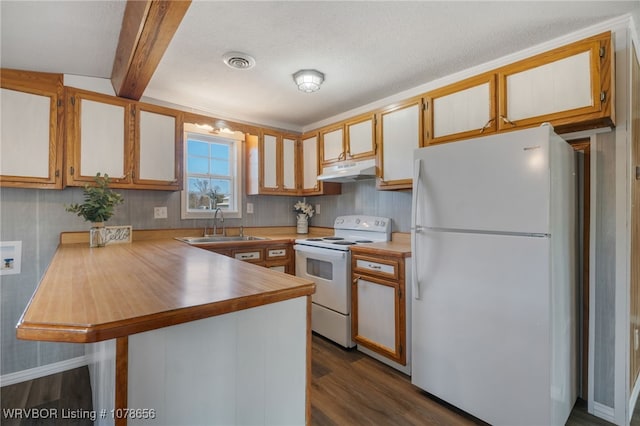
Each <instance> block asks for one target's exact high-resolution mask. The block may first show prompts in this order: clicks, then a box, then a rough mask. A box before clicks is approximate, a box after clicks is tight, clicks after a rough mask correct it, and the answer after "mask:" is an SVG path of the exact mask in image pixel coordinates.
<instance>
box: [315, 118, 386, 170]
mask: <svg viewBox="0 0 640 426" xmlns="http://www.w3.org/2000/svg"><path fill="white" fill-rule="evenodd" d="M320 141H321V143H320V148H321V149H320V151H321V163H322V165H327V164H331V163H335V162H337V161H344V160H364V159H367V158H373V157H374V156H375V154H376V139H375V115H374V114H372V113H371V114H364V115H361V116H358V117H354V118H352V119H349V120H347V121H344V122H341V123H339V124H336V125H332V126H329V127H326V128H324V129H321V130H320Z"/></svg>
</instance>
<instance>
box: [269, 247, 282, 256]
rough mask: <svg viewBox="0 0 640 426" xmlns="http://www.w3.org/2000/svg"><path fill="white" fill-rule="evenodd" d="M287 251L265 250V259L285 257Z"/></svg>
mask: <svg viewBox="0 0 640 426" xmlns="http://www.w3.org/2000/svg"><path fill="white" fill-rule="evenodd" d="M286 256H287V249H284V248H282V249H269V250H267V257H286Z"/></svg>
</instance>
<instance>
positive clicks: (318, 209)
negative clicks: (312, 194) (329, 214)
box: [316, 204, 320, 214]
mask: <svg viewBox="0 0 640 426" xmlns="http://www.w3.org/2000/svg"><path fill="white" fill-rule="evenodd" d="M316 214H320V204H316Z"/></svg>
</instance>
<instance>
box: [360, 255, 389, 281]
mask: <svg viewBox="0 0 640 426" xmlns="http://www.w3.org/2000/svg"><path fill="white" fill-rule="evenodd" d="M355 271H357V272H362V273H370V274H373V275H377V276H381V277H385V278H391V279H395V280H397V279H398V277H399V274H398V263H397V262H396V261H392V260H388V261H387V260H384V259H376V260H373V259H368V258H366V257H360V256H357V257H356V258H355Z"/></svg>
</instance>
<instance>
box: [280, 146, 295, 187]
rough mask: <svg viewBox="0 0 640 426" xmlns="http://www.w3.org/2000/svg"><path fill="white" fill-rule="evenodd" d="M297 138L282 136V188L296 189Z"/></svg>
mask: <svg viewBox="0 0 640 426" xmlns="http://www.w3.org/2000/svg"><path fill="white" fill-rule="evenodd" d="M296 165H297V163H296V140H295V139H291V138H284V137H283V138H282V188H283V190H285V191H295V190H296Z"/></svg>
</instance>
